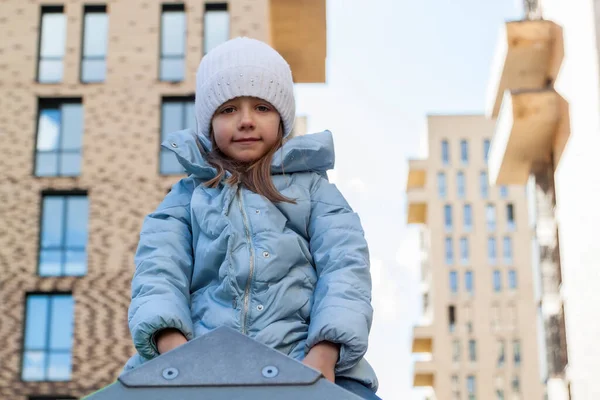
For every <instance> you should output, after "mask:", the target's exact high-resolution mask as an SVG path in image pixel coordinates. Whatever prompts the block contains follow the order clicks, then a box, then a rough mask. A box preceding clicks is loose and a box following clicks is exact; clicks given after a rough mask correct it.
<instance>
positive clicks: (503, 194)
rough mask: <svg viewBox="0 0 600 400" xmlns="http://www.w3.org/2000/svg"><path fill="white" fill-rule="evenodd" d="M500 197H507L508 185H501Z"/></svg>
mask: <svg viewBox="0 0 600 400" xmlns="http://www.w3.org/2000/svg"><path fill="white" fill-rule="evenodd" d="M500 197H501V198H503V199H506V198H507V197H508V186H506V185H501V186H500Z"/></svg>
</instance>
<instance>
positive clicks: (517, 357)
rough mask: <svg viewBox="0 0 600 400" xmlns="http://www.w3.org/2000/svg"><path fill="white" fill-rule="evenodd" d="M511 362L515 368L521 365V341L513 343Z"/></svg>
mask: <svg viewBox="0 0 600 400" xmlns="http://www.w3.org/2000/svg"><path fill="white" fill-rule="evenodd" d="M513 360H514V363H515V367H518V366H520V365H521V341H519V340H514V341H513Z"/></svg>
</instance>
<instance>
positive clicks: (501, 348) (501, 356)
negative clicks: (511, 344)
mask: <svg viewBox="0 0 600 400" xmlns="http://www.w3.org/2000/svg"><path fill="white" fill-rule="evenodd" d="M497 346H498V361H497V365H498V368H502V367H504V362H505V359H506V355H505V354H504V353H505V349H504V340H498V342H497Z"/></svg>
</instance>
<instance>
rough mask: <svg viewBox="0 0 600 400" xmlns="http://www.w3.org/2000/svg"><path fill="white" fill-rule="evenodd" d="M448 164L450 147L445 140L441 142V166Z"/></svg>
mask: <svg viewBox="0 0 600 400" xmlns="http://www.w3.org/2000/svg"><path fill="white" fill-rule="evenodd" d="M449 163H450V145H449V144H448V141H447V140H442V164H444V165H448V164H449Z"/></svg>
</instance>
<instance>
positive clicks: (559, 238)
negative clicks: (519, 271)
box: [487, 0, 600, 400]
mask: <svg viewBox="0 0 600 400" xmlns="http://www.w3.org/2000/svg"><path fill="white" fill-rule="evenodd" d="M525 11H526V13H525V18H523V19H522V20H520V21H511V22H507V23H506V24H505V25H504V27H503V29H502V32H501V34H500V36H499V42H498V46H497V48H496V60H495V62H494V67H493V69H492V72H491V75H490V80H489V99H488V103H487V110H488V111H487V114H488V116H489V117H490V118H495V119H497V123H496V127H495V132H494V137H493V141H492V146H491V150H490V157H489V169H490V182H491V184H498V185H501V184H514V185H527V187H528V191H529V198H530V203H531V210H532V212H531V213H530V215H531V216H532V219H531V227H532V231H533V232H534V235H533V237H532V249H533V256H534V258H533V259H534V273H535V274H536V275H537V277H536V280H537V281H538V282H539V283H538V284H537V285H536V294H535V298H536V304H537V306H538V320H539V321H540V323H539V325H540V326H542V327H543V335H542V336H541V339H542V340H541V341H540V348H541V349H542V351H543V353H544V357H543V359H542V361H543V365H542V369H541V372H542V375H541V380H542V381H545V382H547V395H548V398H549V399H550V400H566V399H574V400H587V399H597V398H600V383H599V382H598V378H597V375H598V371H599V368H598V359H600V346H598V343H597V338H598V337H599V336H600V322H599V319H598V318H597V314H598V312H597V309H596V305H597V304H598V303H599V301H600V274H598V269H597V265H598V262H599V261H600V246H598V243H597V229H598V226H600V209H599V208H598V204H599V203H600V180H599V179H598V178H596V177H595V171H598V170H600V157H598V151H599V150H600V65H599V59H600V52H599V46H600V40H599V39H600V2H598V1H597V0H578V1H572V2H568V1H564V0H535V1H531V0H530V1H527V2H526V7H525Z"/></svg>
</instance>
